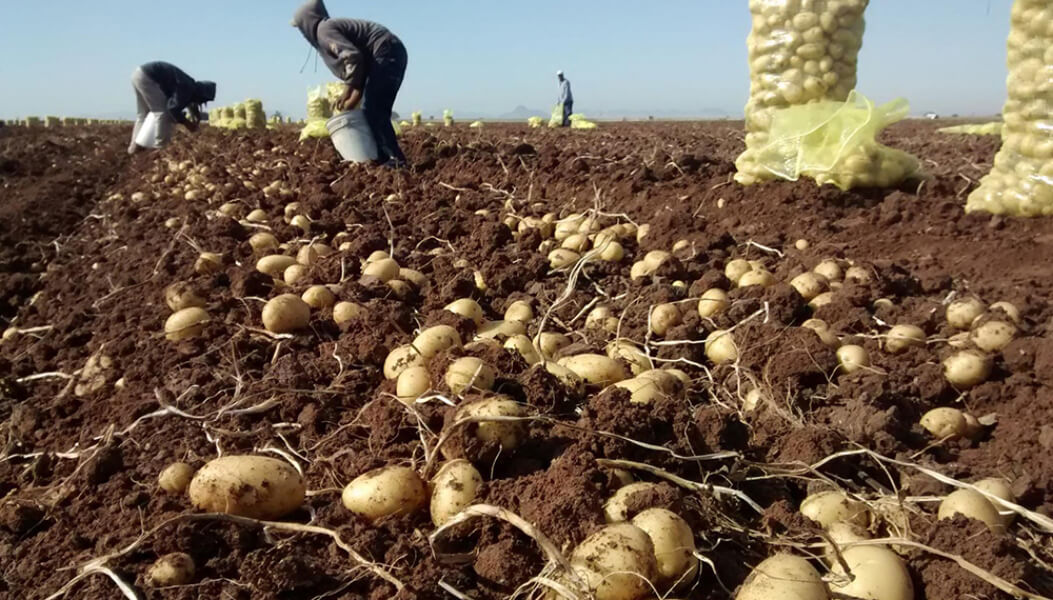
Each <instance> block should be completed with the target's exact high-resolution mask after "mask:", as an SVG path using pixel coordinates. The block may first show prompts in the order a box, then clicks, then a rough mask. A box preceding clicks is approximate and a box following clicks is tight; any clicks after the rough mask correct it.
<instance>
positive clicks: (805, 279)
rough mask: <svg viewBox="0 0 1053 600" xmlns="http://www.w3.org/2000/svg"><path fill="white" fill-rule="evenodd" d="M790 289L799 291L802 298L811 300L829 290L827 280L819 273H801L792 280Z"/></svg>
mask: <svg viewBox="0 0 1053 600" xmlns="http://www.w3.org/2000/svg"><path fill="white" fill-rule="evenodd" d="M790 287H792V288H793V289H795V290H797V293H798V294H800V296H801V298H804V299H805V300H811V299H812V298H815V297H816V296H818V295H819V294H822V293H823V292H825V291H826V289H827V284H826V278H825V277H823V276H822V275H819V274H818V273H811V272H808V273H801V274H800V275H798V276H797V277H794V278H793V279H791V280H790Z"/></svg>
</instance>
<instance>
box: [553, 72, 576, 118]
mask: <svg viewBox="0 0 1053 600" xmlns="http://www.w3.org/2000/svg"><path fill="white" fill-rule="evenodd" d="M556 78H557V79H559V104H560V106H562V107H563V126H564V127H569V126H570V115H572V114H574V94H573V93H572V92H571V91H570V80H569V79H567V78H566V77H565V76H564V75H563V71H556Z"/></svg>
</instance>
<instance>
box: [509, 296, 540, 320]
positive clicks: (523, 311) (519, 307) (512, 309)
mask: <svg viewBox="0 0 1053 600" xmlns="http://www.w3.org/2000/svg"><path fill="white" fill-rule="evenodd" d="M533 319H534V309H533V308H532V307H531V306H530V303H529V302H527V301H525V300H516V301H515V302H513V303H512V304H510V305H509V306H508V308H506V309H505V320H506V321H519V322H520V323H529V322H530V321H532V320H533Z"/></svg>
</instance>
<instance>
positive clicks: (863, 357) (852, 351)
mask: <svg viewBox="0 0 1053 600" xmlns="http://www.w3.org/2000/svg"><path fill="white" fill-rule="evenodd" d="M837 362H838V363H840V365H841V370H842V371H844V372H845V373H855V372H856V371H859V370H862V369H865V368H867V367H869V366H870V355H869V354H867V351H866V349H865V348H863V347H862V346H855V345H852V344H849V345H846V346H841V347H840V348H838V349H837Z"/></svg>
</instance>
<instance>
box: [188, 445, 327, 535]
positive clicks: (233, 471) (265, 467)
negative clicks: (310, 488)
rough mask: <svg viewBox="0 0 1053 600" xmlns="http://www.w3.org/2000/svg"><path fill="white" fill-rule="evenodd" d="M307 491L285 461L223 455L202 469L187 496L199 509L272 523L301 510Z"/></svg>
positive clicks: (195, 477)
mask: <svg viewBox="0 0 1053 600" xmlns="http://www.w3.org/2000/svg"><path fill="white" fill-rule="evenodd" d="M306 489H307V488H306V486H305V484H304V481H303V477H302V476H301V475H300V473H299V472H298V471H297V470H296V469H294V468H293V467H292V465H290V464H289V463H287V462H285V461H282V460H278V459H276V458H268V457H265V456H221V457H219V458H215V459H213V460H211V461H209V462H208V463H207V464H205V466H203V467H201V469H200V470H198V472H197V473H196V474H195V475H194V478H193V479H192V480H191V481H190V486H189V488H188V489H187V493H188V495H189V496H190V502H191V504H193V505H194V507H195V508H197V509H199V510H203V511H205V512H216V513H226V514H230V515H238V516H242V517H250V518H253V519H263V520H267V521H269V520H273V519H279V518H281V517H284V516H285V515H287V514H289V513H291V512H292V511H294V510H296V509H298V508H300V505H301V504H303V500H304V494H305V493H306Z"/></svg>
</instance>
